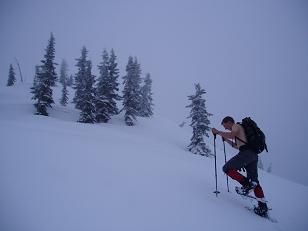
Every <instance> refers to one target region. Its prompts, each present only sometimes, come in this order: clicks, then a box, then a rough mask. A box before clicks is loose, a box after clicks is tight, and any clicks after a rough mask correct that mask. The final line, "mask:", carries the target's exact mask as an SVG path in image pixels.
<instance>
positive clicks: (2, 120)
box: [0, 85, 308, 231]
mask: <svg viewBox="0 0 308 231" xmlns="http://www.w3.org/2000/svg"><path fill="white" fill-rule="evenodd" d="M29 88H30V86H29V85H17V86H15V87H10V88H8V87H1V88H0V127H1V130H0V141H1V145H0V185H1V190H0V203H1V204H0V230H3V231H15V230H16V231H55V230H57V231H61V230H63V231H69V230H72V231H79V230H80V231H84V230H91V231H95V230H108V231H109V230H125V231H127V230H132V231H137V230H140V231H145V230H146V231H149V230H156V231H157V230H166V231H167V230H168V231H170V230H174V231H180V230H183V231H187V230H194V231H198V230H217V231H218V230H219V231H221V230H243V229H244V230H250V231H254V230H256V231H259V230H286V231H288V230H307V228H308V221H307V219H306V217H307V216H306V214H307V213H306V208H307V207H308V198H307V196H308V187H307V186H303V185H300V184H297V183H293V182H291V181H288V180H285V179H282V178H280V177H277V176H275V175H272V174H269V173H266V172H263V171H260V181H261V184H262V186H263V188H264V191H265V194H266V197H267V199H268V200H269V202H270V203H269V206H270V207H272V208H273V210H272V211H271V216H273V217H275V218H276V219H277V220H278V223H277V224H275V223H271V222H269V221H268V220H266V219H263V218H260V217H258V216H256V215H254V214H252V213H250V212H249V211H247V210H246V209H245V208H244V207H245V206H247V205H251V204H252V202H251V201H250V200H245V199H243V198H241V197H240V196H239V195H237V194H236V193H235V192H234V190H233V189H234V186H235V185H236V184H235V183H234V182H233V181H232V180H229V182H230V188H231V192H230V193H228V192H227V190H226V178H225V176H224V175H223V173H222V171H221V167H222V165H223V162H224V157H223V152H222V149H221V148H222V144H221V141H220V140H217V148H218V150H217V158H218V183H219V185H218V187H219V190H220V191H221V194H219V196H218V198H216V197H215V194H214V193H213V191H214V189H215V181H214V158H205V157H201V156H198V155H194V154H192V153H190V152H187V151H186V146H187V145H188V143H189V139H190V136H191V134H190V132H188V131H187V129H183V128H180V127H179V126H178V125H177V124H174V123H173V122H171V121H169V120H167V119H164V118H162V117H160V116H159V113H158V112H156V116H155V117H154V118H152V119H139V122H138V124H137V125H136V126H135V127H127V126H125V123H124V121H123V118H122V117H121V116H117V117H114V118H113V119H112V121H111V122H110V123H108V124H94V125H92V124H81V123H77V122H75V121H77V119H78V111H77V110H75V109H74V107H73V105H71V104H69V105H68V107H62V106H60V105H59V103H58V102H59V98H60V92H61V89H60V88H56V89H55V91H54V95H55V101H56V105H55V106H54V107H53V109H51V110H50V114H51V115H50V117H43V116H36V115H34V107H33V105H32V102H31V100H30V98H31V94H30V93H29V92H30V91H29ZM72 94H73V93H72V92H71V94H70V97H72ZM208 142H210V143H212V142H213V140H212V139H210V140H209V141H208ZM211 147H212V146H211ZM232 154H234V153H232ZM263 155H271V153H268V154H263ZM230 156H231V154H230V155H229V157H230ZM229 157H228V158H229ZM294 171H296V169H294ZM299 174H300V172H299Z"/></svg>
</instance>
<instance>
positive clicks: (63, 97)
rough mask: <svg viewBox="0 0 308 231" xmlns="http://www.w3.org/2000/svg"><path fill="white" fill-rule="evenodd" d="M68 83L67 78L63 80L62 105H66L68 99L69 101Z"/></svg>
mask: <svg viewBox="0 0 308 231" xmlns="http://www.w3.org/2000/svg"><path fill="white" fill-rule="evenodd" d="M66 86H67V84H66V80H64V81H63V83H62V97H61V99H60V104H61V105H62V106H66V105H67V101H68V91H67V87H66Z"/></svg>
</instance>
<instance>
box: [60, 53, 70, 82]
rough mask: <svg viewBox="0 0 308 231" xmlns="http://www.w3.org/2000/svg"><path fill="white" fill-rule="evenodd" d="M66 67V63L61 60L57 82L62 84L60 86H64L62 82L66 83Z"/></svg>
mask: <svg viewBox="0 0 308 231" xmlns="http://www.w3.org/2000/svg"><path fill="white" fill-rule="evenodd" d="M67 72H68V65H67V62H66V61H65V60H64V59H62V62H61V66H60V79H59V82H60V83H62V85H63V84H64V82H66V84H67V83H68V79H69V78H68V73H67Z"/></svg>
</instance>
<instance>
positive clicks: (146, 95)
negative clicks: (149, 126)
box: [141, 73, 154, 117]
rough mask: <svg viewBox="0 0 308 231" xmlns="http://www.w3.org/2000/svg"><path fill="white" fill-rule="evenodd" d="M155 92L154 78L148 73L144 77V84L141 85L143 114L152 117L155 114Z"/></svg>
mask: <svg viewBox="0 0 308 231" xmlns="http://www.w3.org/2000/svg"><path fill="white" fill-rule="evenodd" d="M152 96H153V93H152V79H151V75H150V74H149V73H148V74H146V77H145V79H144V85H143V86H142V87H141V116H143V117H151V116H152V115H153V106H154V104H153V97H152Z"/></svg>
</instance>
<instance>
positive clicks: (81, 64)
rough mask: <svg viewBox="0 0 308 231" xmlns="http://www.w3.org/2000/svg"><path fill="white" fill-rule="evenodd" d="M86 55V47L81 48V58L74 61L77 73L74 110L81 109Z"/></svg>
mask: <svg viewBox="0 0 308 231" xmlns="http://www.w3.org/2000/svg"><path fill="white" fill-rule="evenodd" d="M87 54H88V51H87V49H86V47H83V48H82V50H81V57H80V58H79V59H76V61H77V64H76V67H77V68H78V72H77V74H76V75H75V81H74V89H75V96H74V98H73V103H74V104H75V107H76V109H81V107H80V104H81V101H82V94H83V89H84V88H85V79H86V68H87V62H88V61H87Z"/></svg>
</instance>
